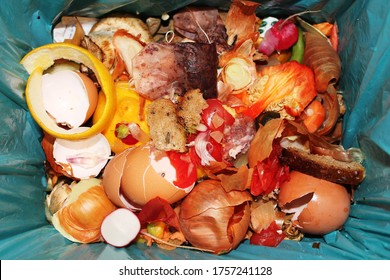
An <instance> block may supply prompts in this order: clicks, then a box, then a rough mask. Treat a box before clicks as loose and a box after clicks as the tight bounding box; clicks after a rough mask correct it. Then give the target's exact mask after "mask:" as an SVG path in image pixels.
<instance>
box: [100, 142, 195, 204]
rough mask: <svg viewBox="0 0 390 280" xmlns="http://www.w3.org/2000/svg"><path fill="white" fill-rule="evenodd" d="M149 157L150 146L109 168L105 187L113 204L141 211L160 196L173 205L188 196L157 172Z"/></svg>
mask: <svg viewBox="0 0 390 280" xmlns="http://www.w3.org/2000/svg"><path fill="white" fill-rule="evenodd" d="M150 155H151V149H150V146H148V145H141V146H138V147H135V148H130V149H127V150H125V151H123V152H122V153H120V154H118V155H116V156H115V157H114V158H113V159H111V160H110V162H109V163H108V164H107V166H106V168H105V171H104V173H103V186H104V189H105V191H106V193H107V196H108V197H109V198H110V199H111V201H112V202H113V203H114V204H116V205H117V206H119V207H126V208H130V209H133V210H139V209H140V208H141V207H142V206H143V205H145V204H146V203H147V202H148V201H149V200H151V199H152V198H155V197H157V196H159V197H160V198H162V199H165V200H167V201H168V202H169V203H174V202H177V201H178V200H180V199H182V198H183V197H184V196H186V195H187V192H186V190H184V189H180V188H178V187H175V186H174V185H173V184H171V183H170V182H168V181H167V180H166V179H164V177H162V175H160V174H158V173H157V172H156V171H155V169H154V168H153V167H152V165H151V159H150ZM162 155H163V156H164V153H163V154H162ZM187 191H189V190H188V189H187Z"/></svg>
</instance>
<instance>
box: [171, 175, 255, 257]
mask: <svg viewBox="0 0 390 280" xmlns="http://www.w3.org/2000/svg"><path fill="white" fill-rule="evenodd" d="M250 200H251V196H250V195H249V193H248V192H247V191H230V192H226V191H225V190H224V189H223V188H222V186H221V183H220V182H219V181H218V180H211V179H208V180H205V181H202V182H200V183H199V184H198V185H197V186H195V188H194V189H193V190H192V191H191V193H190V194H188V195H187V196H186V197H185V198H184V200H183V202H182V204H181V207H180V212H179V222H180V228H181V230H182V232H183V234H184V236H185V238H186V240H188V241H189V242H190V243H191V244H192V246H194V247H197V248H200V249H207V250H211V251H212V252H213V253H215V254H224V253H227V252H229V251H231V250H232V249H235V248H236V247H237V246H238V245H239V244H240V243H241V241H242V240H243V239H244V238H245V235H246V233H247V231H248V228H249V223H250V207H249V203H248V202H249V201H250Z"/></svg>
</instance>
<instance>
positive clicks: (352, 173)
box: [279, 147, 365, 185]
mask: <svg viewBox="0 0 390 280" xmlns="http://www.w3.org/2000/svg"><path fill="white" fill-rule="evenodd" d="M279 159H280V161H281V163H282V164H285V165H288V166H289V167H290V168H291V170H296V171H299V172H302V173H306V174H308V175H311V176H313V177H317V178H320V179H324V180H328V181H331V182H334V183H337V184H341V185H358V184H360V183H361V182H362V181H363V179H364V177H365V168H364V167H363V166H362V165H361V164H360V163H358V162H355V161H352V162H344V161H339V160H336V159H334V158H332V157H330V156H324V155H317V154H311V153H309V152H306V151H303V150H300V149H297V148H290V147H289V148H283V149H282V153H281V156H280V158H279Z"/></svg>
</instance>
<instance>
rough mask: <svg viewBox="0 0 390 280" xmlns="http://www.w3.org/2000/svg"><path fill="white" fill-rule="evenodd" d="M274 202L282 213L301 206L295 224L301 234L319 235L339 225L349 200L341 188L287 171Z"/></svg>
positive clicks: (341, 224)
mask: <svg viewBox="0 0 390 280" xmlns="http://www.w3.org/2000/svg"><path fill="white" fill-rule="evenodd" d="M278 201H279V206H280V207H281V208H282V209H283V211H285V212H288V209H292V208H296V207H299V206H303V207H304V209H303V210H302V212H301V213H300V214H299V216H298V219H297V220H296V221H295V223H296V224H297V225H298V226H299V227H301V231H302V232H304V233H308V234H313V235H323V234H327V233H329V232H332V231H334V230H337V229H340V228H341V227H342V226H343V224H344V223H345V221H346V220H347V218H348V215H349V210H350V201H351V197H350V194H349V193H348V191H347V189H346V188H345V187H343V186H342V185H339V184H335V183H332V182H329V181H326V180H321V179H318V178H315V177H313V176H310V175H307V174H304V173H301V172H297V171H291V173H290V180H289V181H287V182H285V183H283V184H282V185H281V187H280V193H279V200H278ZM306 203H307V204H306ZM305 204H306V206H304V205H305Z"/></svg>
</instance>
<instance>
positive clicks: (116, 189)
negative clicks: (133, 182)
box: [102, 148, 131, 207]
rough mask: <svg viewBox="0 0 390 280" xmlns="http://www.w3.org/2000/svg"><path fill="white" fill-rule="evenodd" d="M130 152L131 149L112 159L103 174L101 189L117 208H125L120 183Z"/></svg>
mask: <svg viewBox="0 0 390 280" xmlns="http://www.w3.org/2000/svg"><path fill="white" fill-rule="evenodd" d="M130 152H131V148H130V149H127V150H125V151H123V152H122V153H120V154H118V155H116V156H115V157H114V158H112V159H111V160H110V161H109V162H108V164H107V165H106V168H105V169H104V173H103V182H102V184H103V187H104V190H105V192H106V194H107V196H108V198H109V199H110V200H111V201H112V202H113V203H114V204H115V205H117V206H119V207H126V205H125V203H124V201H123V199H121V190H120V188H121V181H122V173H123V170H124V168H125V164H126V158H127V155H128V154H129V153H130Z"/></svg>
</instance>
